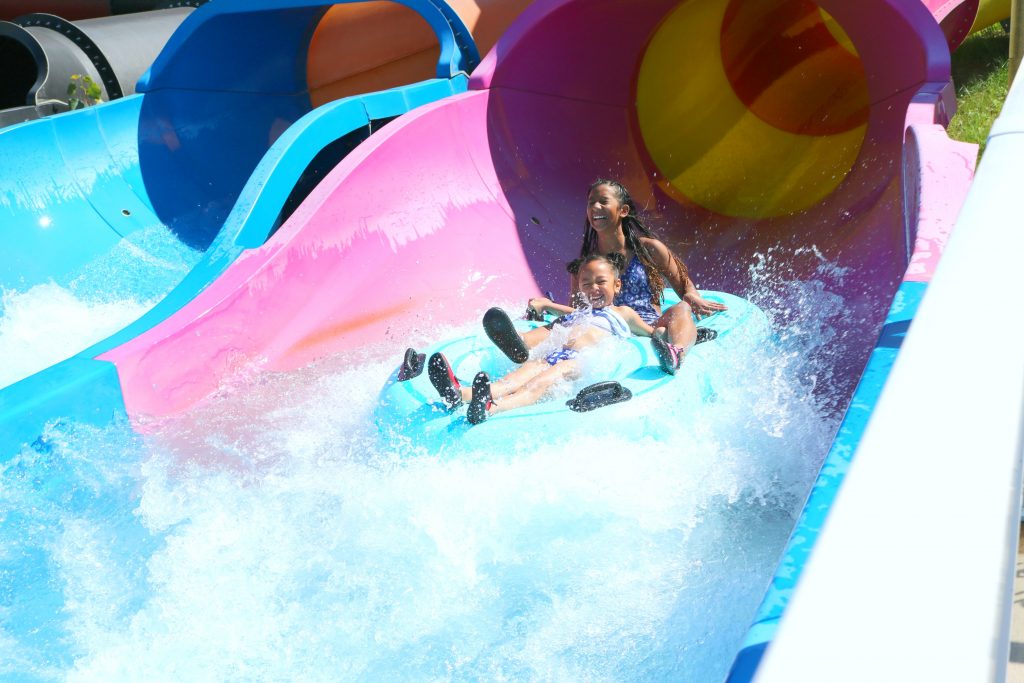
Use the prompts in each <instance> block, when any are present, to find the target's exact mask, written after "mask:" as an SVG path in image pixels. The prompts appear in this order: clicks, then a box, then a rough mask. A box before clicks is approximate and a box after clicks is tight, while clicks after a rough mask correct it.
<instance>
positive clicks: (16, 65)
mask: <svg viewBox="0 0 1024 683" xmlns="http://www.w3.org/2000/svg"><path fill="white" fill-rule="evenodd" d="M0 64H3V65H4V69H3V70H4V77H3V78H2V79H0V109H8V108H10V107H22V106H25V105H27V104H35V103H34V102H29V101H28V97H29V91H30V90H31V89H32V86H33V85H34V84H35V82H36V79H37V78H39V67H38V65H37V64H36V60H35V59H34V58H33V57H32V53H31V52H30V51H29V49H28V48H27V47H25V45H23V44H22V43H21V42H19V41H17V40H15V39H13V38H10V37H7V36H0Z"/></svg>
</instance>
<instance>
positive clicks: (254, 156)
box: [0, 0, 522, 386]
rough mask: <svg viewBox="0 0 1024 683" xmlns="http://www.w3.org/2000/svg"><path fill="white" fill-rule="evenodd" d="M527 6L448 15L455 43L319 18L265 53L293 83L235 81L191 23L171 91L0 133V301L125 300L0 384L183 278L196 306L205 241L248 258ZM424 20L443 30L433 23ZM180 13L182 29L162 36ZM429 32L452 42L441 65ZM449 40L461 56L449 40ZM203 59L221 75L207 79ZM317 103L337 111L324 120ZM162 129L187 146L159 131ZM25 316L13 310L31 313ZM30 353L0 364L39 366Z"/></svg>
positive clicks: (452, 82) (334, 11)
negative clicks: (363, 143)
mask: <svg viewBox="0 0 1024 683" xmlns="http://www.w3.org/2000/svg"><path fill="white" fill-rule="evenodd" d="M521 5H522V2H519V3H516V2H507V1H505V0H502V1H501V2H491V3H478V2H463V3H461V4H460V5H458V6H457V8H458V11H459V12H461V15H458V14H456V13H455V12H454V11H453V10H448V9H446V10H445V12H446V13H447V17H448V18H450V19H451V20H452V22H453V25H454V24H457V25H458V26H459V27H461V28H457V29H452V28H450V27H441V26H440V24H438V23H437V22H435V23H434V25H431V24H430V23H428V22H427V21H425V20H424V19H423V18H422V17H421V16H420V15H419V14H418V13H417V12H416V11H415V10H414V9H412V8H410V7H407V6H404V5H401V4H395V3H379V2H371V3H352V4H339V5H335V6H333V7H329V6H317V8H316V9H311V10H309V12H310V13H311V14H310V17H309V19H308V22H309V30H308V33H307V34H303V35H301V36H298V37H296V38H295V40H294V41H293V42H290V43H288V44H277V43H276V42H275V41H272V40H270V39H269V38H267V40H268V42H270V43H272V44H273V45H274V47H273V48H272V49H273V50H279V51H280V53H281V55H282V58H281V59H282V61H285V60H287V61H289V62H292V61H295V62H296V65H297V68H296V69H295V70H294V71H293V72H290V73H288V74H282V73H280V72H276V71H275V72H273V73H263V72H253V73H250V74H249V75H248V76H247V77H246V78H248V80H247V81H246V82H245V83H244V84H243V80H245V79H244V78H243V77H242V76H241V75H240V74H236V73H234V72H233V71H232V69H237V70H238V71H239V72H243V73H244V72H250V71H251V69H249V68H247V67H245V65H244V64H241V63H239V62H238V61H237V60H236V61H232V60H230V59H228V57H227V56H226V55H229V54H230V53H231V52H232V50H233V49H234V48H233V47H232V45H233V42H234V41H235V36H234V35H233V34H232V33H231V28H230V27H228V25H227V24H226V23H225V22H221V23H217V21H216V19H217V17H218V16H219V13H218V12H217V11H211V12H209V13H201V14H200V15H199V16H197V17H196V21H197V22H199V24H200V25H205V26H206V27H209V26H210V25H211V24H212V25H213V26H214V28H213V29H212V31H214V32H215V34H216V38H215V39H205V38H204V40H205V42H204V44H203V46H202V47H201V48H196V47H195V45H196V38H195V37H194V34H195V32H196V29H195V24H192V25H191V26H192V28H189V29H188V30H187V31H183V32H179V34H178V36H177V37H176V39H175V40H174V41H172V42H171V44H170V45H169V46H168V48H167V50H166V51H165V53H164V59H165V60H166V61H176V64H177V66H176V67H175V68H176V69H177V70H176V71H175V73H174V76H173V78H175V79H177V80H176V81H175V82H174V83H170V82H169V81H168V78H172V76H159V77H157V78H155V79H150V78H148V77H147V78H144V79H143V81H142V82H141V87H142V90H141V91H140V94H139V95H138V96H135V97H126V98H123V99H120V100H117V101H113V102H109V103H105V104H103V105H101V106H98V107H91V108H88V109H86V110H83V111H80V112H76V113H74V114H72V115H69V116H64V117H60V118H51V119H46V120H43V121H39V122H35V123H32V124H31V125H22V126H17V127H12V128H10V129H7V130H4V131H2V132H0V155H2V158H3V164H4V169H5V174H4V175H3V177H2V178H0V196H2V197H3V200H2V202H0V215H2V217H0V243H2V244H3V251H4V253H5V259H4V261H3V264H2V266H0V286H2V287H3V288H4V290H6V291H7V293H8V296H13V294H11V293H12V292H16V293H18V294H19V295H25V294H26V293H31V292H40V293H41V292H42V291H43V290H38V289H36V288H40V287H42V288H44V289H45V288H48V287H49V288H53V287H56V288H58V289H60V290H61V291H62V292H64V294H62V295H66V297H68V298H74V299H77V300H79V301H82V300H88V301H90V302H93V301H97V300H100V299H102V300H103V303H104V304H112V303H113V302H124V301H127V302H130V303H128V304H124V305H120V308H119V309H118V311H116V312H113V311H112V312H111V313H110V314H109V315H105V316H99V318H100V319H101V320H102V322H101V323H99V324H96V325H93V324H88V323H87V324H84V325H82V324H79V325H78V328H80V329H78V328H76V327H75V324H71V325H70V326H69V327H65V328H63V329H62V331H61V332H60V333H59V335H52V334H41V335H40V336H41V337H45V339H41V340H39V339H37V340H36V341H38V342H40V344H31V346H44V347H45V346H47V345H48V346H51V347H52V349H50V350H49V351H48V352H46V353H43V354H42V355H40V357H39V360H38V361H37V363H36V366H35V367H30V366H26V367H27V368H28V369H27V371H24V372H19V373H12V372H11V371H10V370H9V369H8V370H5V372H4V373H0V386H5V385H7V384H10V383H11V382H12V381H13V380H15V379H18V378H20V377H23V376H25V375H27V374H30V373H31V372H32V371H34V370H38V369H42V368H43V367H46V366H47V365H50V364H52V363H53V362H55V361H57V360H60V359H61V358H63V357H67V356H68V355H71V354H73V353H75V352H77V351H80V350H81V349H83V348H85V347H86V346H88V345H89V344H90V343H92V342H94V341H96V340H98V339H102V338H103V337H104V336H107V335H109V334H111V333H113V332H115V331H117V330H119V329H121V328H123V327H125V326H126V325H127V324H129V323H130V322H131V321H132V320H133V319H135V318H137V317H138V316H139V315H140V314H141V313H142V312H144V311H145V310H146V309H147V308H149V307H151V306H152V305H153V304H154V303H155V302H156V301H157V300H159V299H160V298H161V297H162V296H163V295H164V294H166V293H167V292H168V291H169V290H170V289H171V288H172V287H173V286H175V285H176V284H178V283H179V282H180V281H181V280H182V279H183V278H184V277H185V275H186V274H188V273H189V272H191V275H190V276H189V279H190V281H191V282H192V283H193V284H192V288H193V291H197V289H199V288H201V287H202V286H203V285H204V284H205V281H206V280H207V279H208V278H212V277H214V276H215V274H216V272H217V271H216V268H214V269H213V270H206V271H205V274H203V275H200V271H203V268H201V267H200V268H198V269H197V268H196V266H197V265H199V264H200V263H201V262H203V263H206V262H205V261H203V254H205V253H207V252H208V250H209V249H210V247H211V245H213V244H214V242H215V241H217V244H218V245H219V247H218V249H219V250H216V253H217V254H218V256H217V258H215V259H213V260H214V261H216V262H217V263H221V264H223V263H226V262H228V261H229V260H230V258H231V256H230V254H237V253H239V252H240V251H241V249H243V248H244V247H243V246H242V245H240V244H235V245H233V246H232V242H234V241H235V240H236V239H237V238H238V235H239V233H240V231H241V232H245V233H246V235H247V236H246V237H245V238H244V239H245V240H248V241H247V242H246V244H245V246H252V245H254V244H256V243H258V242H259V241H260V240H261V239H263V238H265V236H266V235H267V234H270V232H272V230H273V229H274V227H275V222H279V220H280V217H281V216H282V215H287V213H288V212H289V211H290V210H291V209H292V208H294V206H295V205H296V204H297V203H298V201H299V200H300V199H301V198H302V196H304V193H305V192H307V191H308V190H309V189H310V188H311V187H312V185H313V184H315V182H316V180H317V179H318V178H319V177H320V175H321V174H322V173H323V171H324V169H325V168H329V167H330V166H331V165H332V164H333V163H334V162H336V161H337V160H338V159H339V158H340V157H341V156H343V155H344V154H345V153H346V152H347V151H348V149H350V148H351V147H352V146H354V144H355V143H357V142H358V141H359V140H360V139H362V138H363V137H365V136H366V135H368V134H370V132H371V131H372V130H373V129H374V128H375V127H378V126H380V125H382V124H383V123H384V122H386V121H387V120H389V119H390V118H391V117H394V116H397V115H399V114H401V113H404V112H405V111H407V110H408V109H409V108H410V107H414V106H416V105H418V104H421V103H423V102H426V101H430V100H432V99H436V98H437V97H441V96H444V95H448V94H451V92H452V91H453V88H454V89H459V88H462V87H464V77H462V76H459V75H458V74H459V72H460V70H464V69H467V68H468V64H470V63H474V62H473V60H475V59H476V57H474V56H472V55H469V56H468V57H465V59H468V60H469V61H468V62H466V61H464V58H463V57H462V56H461V55H463V54H464V53H466V54H469V53H468V52H467V50H468V51H472V53H473V54H475V48H474V47H473V46H472V40H471V39H470V38H469V35H468V33H466V31H467V30H468V29H467V28H466V27H467V26H469V27H472V29H473V30H475V31H477V32H478V33H479V34H480V39H481V40H483V41H490V42H492V43H493V41H494V40H495V39H496V37H497V33H498V32H500V30H501V29H502V28H503V27H504V26H505V25H507V24H508V23H509V22H510V21H511V19H512V17H513V16H514V15H515V14H516V13H517V12H518V10H519V9H520V7H521ZM188 11H189V10H165V11H162V12H148V13H140V14H134V15H124V16H123V17H114V18H113V19H112V20H118V21H122V22H138V21H143V22H149V23H147V24H146V25H150V23H152V17H153V16H154V15H159V16H160V17H163V16H164V15H165V13H167V12H170V13H172V14H173V13H187V12H188ZM427 12H428V14H429V13H433V16H442V18H444V15H442V14H440V13H439V11H438V10H433V9H429V10H427ZM312 13H315V16H313V14H312ZM32 16H42V15H32ZM183 16H184V15H182V14H175V15H174V17H172V19H173V20H174V22H173V23H175V24H176V23H177V22H180V21H181V20H182V17H183ZM460 16H464V17H465V18H466V22H467V23H465V24H464V23H463V22H462V21H461V19H460ZM206 17H209V18H206ZM445 20H447V19H445ZM93 21H96V22H100V21H108V20H103V19H97V20H93ZM65 23H66V22H65ZM165 23H166V22H165ZM11 26H12V27H13V28H12V30H17V31H19V32H21V33H19V34H18V35H19V36H21V38H25V36H28V38H33V36H32V35H29V34H27V33H26V29H25V28H24V27H19V26H14V25H13V24H12V25H11ZM131 26H132V24H131V23H129V24H127V25H121V26H120V29H122V32H123V30H124V29H126V28H129V29H130V28H131ZM395 27H398V28H399V29H401V30H402V38H401V39H397V40H393V41H380V40H375V39H374V36H379V35H382V34H383V33H385V32H387V31H389V30H391V29H393V28H395ZM116 28H117V27H116V26H115V27H113V28H111V30H109V31H107V32H106V33H105V34H104V35H105V36H106V37H107V39H108V40H107V42H106V43H105V44H106V45H107V47H108V48H110V46H111V45H112V44H113V45H114V47H121V48H123V49H124V51H125V52H126V53H131V52H132V50H131V48H132V47H133V46H135V44H136V42H137V38H138V37H137V36H135V37H133V38H132V39H131V40H130V41H128V42H127V43H125V42H124V41H121V43H120V44H117V41H116V40H114V39H115V38H117V36H118V35H119V34H118V31H117V30H114V29H116ZM258 28H259V30H263V31H265V32H266V33H267V34H268V35H272V33H273V31H274V27H272V26H269V25H264V26H261V27H258ZM33 30H34V29H33ZM40 30H42V29H40ZM205 30H211V29H209V28H207V29H205ZM255 30H256V29H254V31H255ZM435 30H441V31H442V32H444V33H445V38H444V40H442V41H441V42H443V43H444V44H445V53H444V54H442V53H441V50H440V48H439V44H440V43H439V40H438V38H437V36H436V35H435ZM456 32H458V33H459V34H460V35H459V38H458V40H459V42H460V43H461V45H456V44H455V39H454V38H453V37H452V36H454V35H455V33H456ZM46 33H53V31H50V30H49V29H47V31H46ZM22 34H24V35H22ZM34 35H36V37H37V38H40V37H41V36H43V35H44V33H38V34H34ZM203 35H204V36H205V32H203ZM254 35H255V34H254ZM150 37H152V36H150ZM33 40H35V39H33ZM217 40H220V44H218V43H217V42H216V41H217ZM446 41H447V42H446ZM44 42H45V41H44ZM32 44H35V43H34V42H33V43H32ZM484 44H487V43H484ZM17 45H18V47H19V48H25V44H22V43H17ZM200 50H202V51H201V52H200ZM108 51H109V50H108ZM453 53H457V54H458V55H459V56H457V57H454V58H453V57H452V56H451V54H453ZM183 54H187V56H185V57H181V55H183ZM175 55H177V57H175ZM285 55H286V57H285ZM297 55H298V56H297ZM439 59H440V60H442V66H440V67H439V66H438V62H439ZM15 61H17V60H15ZM44 61H45V60H44ZM182 61H183V62H184V65H183V66H182V64H181V63H182ZM206 61H211V62H221V61H223V62H225V63H226V64H229V65H231V66H227V67H225V68H223V69H222V70H221V71H219V72H217V73H216V74H214V75H211V71H210V70H209V69H207V68H206V66H205V64H206ZM440 72H443V74H442V75H443V78H440V79H439V78H438V74H439V73H440ZM32 73H33V74H36V73H37V72H36V71H33V72H32ZM30 75H31V74H30ZM190 79H193V80H190ZM204 79H205V80H204ZM217 79H221V80H217ZM122 80H123V79H122ZM132 86H133V87H134V82H132ZM62 87H66V84H62ZM402 87H405V89H404V90H401V91H394V90H393V91H392V92H388V93H384V94H376V95H373V94H372V93H374V92H375V91H376V92H380V91H386V90H389V89H394V88H402ZM172 91H173V92H172ZM366 93H371V95H369V96H368V98H363V99H362V100H361V101H354V100H353V101H346V102H339V101H340V100H344V99H345V98H357V97H360V96H361V95H364V94H366ZM186 103H187V104H186ZM325 104H330V105H331V106H329V107H327V108H325V109H319V107H321V105H325ZM229 112H231V115H230V116H228V115H227V114H228V113H229ZM310 112H312V113H310ZM304 115H308V118H306V119H305V120H303V123H302V125H300V126H298V127H296V128H294V129H293V130H292V131H290V132H289V133H288V134H287V135H284V139H283V140H281V141H280V142H279V141H278V138H279V137H280V136H282V134H283V133H284V132H285V130H286V129H287V128H288V126H289V124H290V123H292V122H295V121H297V120H299V119H300V118H302V117H303V116H304ZM167 126H171V127H172V128H174V129H175V131H189V134H188V135H179V134H178V132H175V133H174V134H171V133H168V132H167V131H166V129H167ZM296 137H298V138H299V142H298V143H296V141H295V139H296ZM226 149H227V150H230V152H229V153H228V152H225V151H224V150H226ZM318 155H319V156H318ZM171 179H173V182H171ZM55 188H58V189H55ZM254 206H257V207H258V210H256V211H254ZM218 240H219V241H218ZM33 296H36V295H35V294H28V298H29V299H32V297H33ZM27 301H28V300H26V303H25V305H24V306H22V308H25V307H28V306H29V304H28V303H27ZM165 306H167V304H165ZM18 307H19V304H18V302H17V301H15V302H14V303H11V304H9V305H8V306H7V309H8V314H10V311H12V310H15V309H17V308H18ZM171 310H173V309H171ZM8 317H10V316H9V315H8ZM58 339H59V341H58ZM25 346H26V345H25V344H21V345H20V346H19V348H17V349H14V350H12V349H10V348H8V349H7V352H8V354H13V355H15V356H18V355H32V354H33V353H34V352H33V351H31V350H30V349H24V348H21V347H25ZM19 364H20V363H18V362H15V363H12V366H15V365H19ZM20 365H24V364H20ZM23 369H24V368H23Z"/></svg>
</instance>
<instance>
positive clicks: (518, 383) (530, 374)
mask: <svg viewBox="0 0 1024 683" xmlns="http://www.w3.org/2000/svg"><path fill="white" fill-rule="evenodd" d="M621 267H622V266H621V256H619V255H618V254H611V255H609V256H601V255H596V254H595V255H591V256H587V257H586V258H584V259H582V260H581V262H580V264H579V269H578V271H577V278H576V279H577V282H578V285H577V286H578V289H577V291H578V292H580V294H581V295H582V296H584V297H585V298H586V303H587V304H589V305H590V306H592V307H593V310H592V312H591V313H590V314H587V313H586V312H580V311H576V312H570V313H569V314H568V315H565V316H562V317H561V318H559V319H558V320H556V321H555V322H553V323H550V324H549V325H547V326H546V328H547V331H548V333H550V331H551V329H552V328H553V327H554V326H555V325H560V326H563V327H567V328H568V330H569V333H568V338H567V339H566V341H565V342H564V343H563V345H562V347H561V348H560V349H557V350H555V351H553V352H551V353H550V354H548V355H547V357H545V358H543V359H538V360H532V361H527V362H525V363H523V364H522V365H521V366H519V367H518V368H516V369H515V370H513V371H512V372H510V373H509V374H507V375H505V376H504V377H502V378H501V379H499V380H496V381H494V382H491V381H490V378H489V377H488V376H487V373H485V372H480V373H477V375H476V377H475V378H474V379H473V386H472V387H471V388H465V387H462V386H460V384H459V381H458V380H457V379H456V378H455V374H454V373H453V372H452V369H451V366H450V365H449V363H448V359H446V358H445V357H444V355H443V354H440V353H435V354H434V355H432V356H431V357H430V360H429V361H428V365H427V373H428V375H429V377H430V382H431V384H433V385H434V388H435V389H437V392H438V393H439V394H440V395H441V400H442V401H444V403H445V405H446V406H448V408H449V409H450V410H454V409H455V408H457V407H458V406H460V405H462V404H463V402H466V401H468V402H469V407H468V408H467V410H466V419H467V420H469V422H470V423H471V424H479V423H481V422H483V421H484V420H486V419H487V417H488V416H489V415H494V414H496V413H501V412H504V411H506V410H512V409H514V408H521V407H523V406H528V405H533V404H534V403H537V402H538V401H540V400H541V399H542V398H543V397H544V395H545V394H546V393H547V392H548V390H549V389H551V387H552V386H554V384H555V383H556V382H559V381H561V380H572V379H576V378H577V377H579V375H580V363H579V361H578V360H577V359H576V357H577V356H578V355H579V352H580V350H581V349H584V348H587V347H589V346H594V345H595V344H599V343H600V342H601V341H603V340H605V339H609V338H611V337H613V336H616V337H630V336H632V335H634V334H636V335H641V336H645V337H650V336H651V335H653V334H655V329H654V328H653V327H651V326H650V325H648V324H647V323H646V322H644V321H643V319H642V318H641V317H640V316H639V315H638V314H637V312H636V311H634V310H633V309H632V308H630V307H629V306H615V305H613V304H612V302H613V301H614V300H615V297H616V296H617V295H618V294H619V293H620V291H621V290H622V279H621V277H620V275H619V273H620V272H621ZM562 309H567V310H568V311H572V309H569V308H568V307H567V306H561V307H559V306H557V305H556V308H555V310H559V311H561V310H562ZM491 311H500V309H493V308H492V309H491ZM491 311H488V313H490V312H491ZM506 317H507V316H506ZM661 333H664V330H661Z"/></svg>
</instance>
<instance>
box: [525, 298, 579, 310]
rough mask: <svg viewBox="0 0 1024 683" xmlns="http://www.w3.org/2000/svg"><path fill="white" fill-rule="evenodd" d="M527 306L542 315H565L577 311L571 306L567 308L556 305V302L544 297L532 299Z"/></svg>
mask: <svg viewBox="0 0 1024 683" xmlns="http://www.w3.org/2000/svg"><path fill="white" fill-rule="evenodd" d="M526 305H527V306H529V307H530V308H532V309H533V310H535V311H537V312H538V313H540V314H541V315H543V314H545V313H554V314H555V315H564V314H566V313H572V312H573V311H574V310H576V309H574V308H573V307H571V306H566V305H564V304H556V303H555V302H554V301H552V300H551V299H549V298H547V297H544V296H538V297H534V298H532V299H530V300H529V302H527V304H526Z"/></svg>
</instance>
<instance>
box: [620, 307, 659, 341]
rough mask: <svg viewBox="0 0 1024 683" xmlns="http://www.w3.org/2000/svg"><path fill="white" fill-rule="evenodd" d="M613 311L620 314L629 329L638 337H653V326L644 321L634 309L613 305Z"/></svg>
mask: <svg viewBox="0 0 1024 683" xmlns="http://www.w3.org/2000/svg"><path fill="white" fill-rule="evenodd" d="M612 308H614V309H615V312H616V313H618V314H619V315H621V316H622V319H623V320H625V321H626V324H627V325H629V331H630V332H632V333H633V334H635V335H636V336H638V337H653V336H654V328H653V327H651V326H650V325H648V324H647V323H645V322H644V319H643V318H641V317H640V316H639V315H638V314H637V312H636V311H634V310H633V309H632V308H630V307H629V306H613V307H612Z"/></svg>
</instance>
